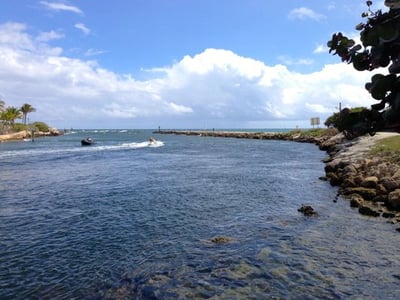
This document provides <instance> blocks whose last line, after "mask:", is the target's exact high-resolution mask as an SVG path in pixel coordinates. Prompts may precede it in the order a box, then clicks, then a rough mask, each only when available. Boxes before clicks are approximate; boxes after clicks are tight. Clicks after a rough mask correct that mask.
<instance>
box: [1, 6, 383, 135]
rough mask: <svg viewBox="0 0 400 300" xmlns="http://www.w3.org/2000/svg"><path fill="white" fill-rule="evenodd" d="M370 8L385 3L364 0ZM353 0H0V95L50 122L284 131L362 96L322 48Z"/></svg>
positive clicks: (358, 83)
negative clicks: (278, 128)
mask: <svg viewBox="0 0 400 300" xmlns="http://www.w3.org/2000/svg"><path fill="white" fill-rule="evenodd" d="M373 8H374V9H383V10H386V8H385V7H384V5H383V1H382V0H381V1H374V6H373ZM365 10H366V5H365V1H348V0H337V1H320V0H319V1H316V0H307V1H306V0H304V1H300V0H293V1H292V0H291V1H265V0H229V1H228V0H217V1H216V0H201V1H199V0H197V1H194V0H115V1H107V0H104V1H99V0H85V1H83V0H81V1H78V0H68V1H62V0H57V1H52V0H47V1H41V0H38V1H36V0H5V1H1V3H0V11H1V14H0V57H1V60H0V97H1V99H3V100H4V101H5V102H6V105H8V106H17V107H18V106H21V105H22V104H23V103H29V104H31V105H33V106H34V107H35V108H36V109H37V111H36V112H35V113H32V114H31V115H30V119H31V120H32V121H35V120H40V121H44V122H46V123H48V124H49V125H51V126H54V127H57V128H61V129H62V128H71V127H73V128H157V127H158V126H160V127H161V128H200V129H206V128H277V127H281V128H282V127H283V128H293V127H295V126H299V127H310V118H311V117H320V118H321V123H323V121H324V120H325V119H326V117H328V116H329V115H331V114H332V113H333V112H334V111H335V110H337V106H338V103H339V102H342V105H343V106H350V107H355V106H369V105H370V104H372V103H374V101H373V100H371V99H370V97H369V94H368V93H367V92H366V91H365V90H364V88H363V86H364V83H365V82H366V81H368V79H369V78H370V76H371V74H369V73H368V72H367V73H360V72H357V71H355V70H353V69H352V68H351V66H348V65H346V64H343V63H341V62H340V60H339V59H338V58H337V57H333V56H331V55H329V54H328V50H327V48H326V42H327V41H328V40H329V39H330V37H331V35H332V33H334V32H337V31H343V32H345V33H346V34H348V35H350V36H352V37H358V32H357V31H355V29H354V27H355V25H356V24H358V23H359V22H361V21H362V18H361V13H362V12H364V11H365Z"/></svg>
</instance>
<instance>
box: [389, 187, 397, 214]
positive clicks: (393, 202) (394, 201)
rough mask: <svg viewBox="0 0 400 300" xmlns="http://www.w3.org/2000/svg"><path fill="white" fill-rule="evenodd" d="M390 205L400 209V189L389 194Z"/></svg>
mask: <svg viewBox="0 0 400 300" xmlns="http://www.w3.org/2000/svg"><path fill="white" fill-rule="evenodd" d="M388 206H389V207H391V208H393V209H395V210H400V189H396V190H394V191H393V192H391V193H390V194H389V197H388Z"/></svg>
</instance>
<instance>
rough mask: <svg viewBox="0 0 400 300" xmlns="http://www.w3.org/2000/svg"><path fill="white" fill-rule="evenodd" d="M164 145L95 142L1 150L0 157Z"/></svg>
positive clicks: (161, 143)
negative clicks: (67, 146)
mask: <svg viewBox="0 0 400 300" xmlns="http://www.w3.org/2000/svg"><path fill="white" fill-rule="evenodd" d="M162 146H164V143H163V142H162V141H156V142H154V143H150V142H149V141H145V142H132V143H122V144H117V145H101V144H100V143H96V144H94V145H92V146H85V147H70V148H56V149H24V150H20V151H15V150H12V151H3V152H0V159H3V158H7V157H16V156H35V155H46V154H67V153H77V152H96V151H117V150H126V149H141V148H159V147H162Z"/></svg>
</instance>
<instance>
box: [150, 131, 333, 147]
mask: <svg viewBox="0 0 400 300" xmlns="http://www.w3.org/2000/svg"><path fill="white" fill-rule="evenodd" d="M154 133H157V134H175V135H189V136H209V137H224V138H238V139H259V140H287V141H295V142H304V143H316V144H319V143H321V142H322V141H325V140H326V139H327V137H325V136H324V137H314V136H310V135H305V134H303V133H302V132H301V131H290V132H244V131H210V130H159V131H155V132H154Z"/></svg>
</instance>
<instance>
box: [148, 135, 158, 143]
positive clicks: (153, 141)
mask: <svg viewBox="0 0 400 300" xmlns="http://www.w3.org/2000/svg"><path fill="white" fill-rule="evenodd" d="M156 143H157V141H156V139H155V138H153V137H150V139H149V145H155V144H156Z"/></svg>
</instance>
